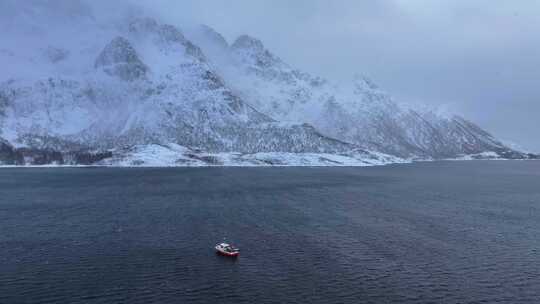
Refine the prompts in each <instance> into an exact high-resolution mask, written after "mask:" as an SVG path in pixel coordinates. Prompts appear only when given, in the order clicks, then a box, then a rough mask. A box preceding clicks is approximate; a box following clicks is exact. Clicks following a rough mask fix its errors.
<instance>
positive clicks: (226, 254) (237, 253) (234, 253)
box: [216, 250, 240, 258]
mask: <svg viewBox="0 0 540 304" xmlns="http://www.w3.org/2000/svg"><path fill="white" fill-rule="evenodd" d="M216 252H217V253H218V254H220V255H222V256H226V257H231V258H235V257H238V256H239V255H240V252H223V251H219V250H216Z"/></svg>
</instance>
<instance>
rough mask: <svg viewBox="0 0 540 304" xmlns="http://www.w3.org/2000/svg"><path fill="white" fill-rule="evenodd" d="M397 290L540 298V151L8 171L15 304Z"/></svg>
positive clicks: (9, 270)
mask: <svg viewBox="0 0 540 304" xmlns="http://www.w3.org/2000/svg"><path fill="white" fill-rule="evenodd" d="M224 237H225V238H226V239H227V240H229V241H233V242H234V243H235V244H236V245H237V246H238V247H240V249H241V256H240V258H238V259H236V260H233V259H230V258H224V257H221V256H217V255H216V254H215V253H214V251H213V249H212V247H213V246H214V245H215V243H216V242H219V241H221V240H222V239H223V238H224ZM396 302H398V303H540V162H533V161H530V162H519V161H499V162H496V161H495V162H490V161H479V162H434V163H418V164H412V165H396V166H387V167H373V168H194V169H189V168H178V169H148V168H147V169H117V168H50V169H47V168H40V169H27V168H25V169H1V170H0V303H2V304H4V303H5V304H11V303H17V304H18V303H396Z"/></svg>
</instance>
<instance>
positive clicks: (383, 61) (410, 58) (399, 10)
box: [147, 0, 540, 151]
mask: <svg viewBox="0 0 540 304" xmlns="http://www.w3.org/2000/svg"><path fill="white" fill-rule="evenodd" d="M147 2H148V3H151V4H152V7H153V8H154V9H156V10H158V11H159V12H161V13H162V14H163V15H165V17H166V18H168V19H169V21H171V22H174V23H177V24H193V23H205V24H208V25H210V26H212V27H214V28H215V29H216V30H218V31H220V32H221V33H222V34H223V35H224V36H225V37H226V38H227V39H228V40H229V41H231V40H233V39H234V38H235V37H236V36H237V35H239V34H243V33H247V34H250V35H253V36H256V37H258V38H260V39H261V40H263V42H264V43H265V45H266V46H267V48H269V49H270V50H271V51H273V52H274V53H276V54H277V55H278V56H280V57H281V58H283V59H284V60H285V61H287V62H288V63H290V64H291V65H293V66H296V67H298V68H300V69H303V70H306V71H308V72H311V73H315V74H319V75H322V76H326V77H329V78H332V79H336V80H344V79H348V78H351V77H352V75H353V74H354V73H361V74H365V75H367V76H370V77H371V78H372V79H373V80H374V81H375V82H376V83H378V84H379V85H380V86H381V87H382V88H384V89H385V90H387V91H388V92H390V93H391V94H392V95H393V96H394V98H395V99H396V101H398V102H413V103H425V104H430V105H444V106H445V107H448V108H449V109H451V110H453V111H456V112H458V113H461V114H463V115H465V116H466V117H467V118H469V119H471V120H473V121H475V122H477V123H478V124H480V125H481V126H482V127H484V128H486V129H487V130H489V131H491V132H492V133H494V134H495V135H496V136H498V137H499V138H501V139H503V140H509V141H513V142H515V143H518V144H520V145H521V146H523V147H525V148H528V149H532V150H534V151H540V135H538V133H539V131H540V1H538V0H519V1H517V0H516V1H511V0H386V1H383V0H381V1H377V0H222V1H219V0H196V1H195V0H193V1H174V0H155V1H150V0H147Z"/></svg>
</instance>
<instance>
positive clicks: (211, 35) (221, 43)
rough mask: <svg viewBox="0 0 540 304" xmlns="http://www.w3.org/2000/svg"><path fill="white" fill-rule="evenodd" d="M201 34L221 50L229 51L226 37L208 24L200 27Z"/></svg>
mask: <svg viewBox="0 0 540 304" xmlns="http://www.w3.org/2000/svg"><path fill="white" fill-rule="evenodd" d="M199 32H200V33H202V34H203V35H204V36H205V37H206V38H207V39H209V40H210V41H211V42H212V43H214V45H216V46H218V47H219V48H222V49H227V48H228V47H229V43H228V42H227V39H225V37H223V35H221V34H220V33H219V32H218V31H216V30H215V29H214V28H212V27H210V26H208V25H206V24H201V25H200V26H199Z"/></svg>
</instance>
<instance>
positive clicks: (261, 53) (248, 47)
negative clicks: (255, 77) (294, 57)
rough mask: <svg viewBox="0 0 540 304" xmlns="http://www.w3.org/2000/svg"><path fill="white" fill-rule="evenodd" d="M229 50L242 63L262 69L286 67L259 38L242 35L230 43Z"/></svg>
mask: <svg viewBox="0 0 540 304" xmlns="http://www.w3.org/2000/svg"><path fill="white" fill-rule="evenodd" d="M231 50H232V51H233V53H234V54H235V56H236V58H237V59H239V60H240V61H241V62H243V63H248V64H250V65H253V66H256V67H258V68H262V69H268V68H278V69H280V68H287V67H288V65H287V64H285V63H284V62H283V61H282V60H281V59H280V58H279V57H277V56H275V55H274V54H272V53H270V51H268V50H267V49H266V48H265V47H264V44H263V43H262V41H261V40H259V39H257V38H253V37H251V36H248V35H242V36H240V37H238V38H237V39H236V41H235V42H234V43H233V44H232V45H231Z"/></svg>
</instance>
